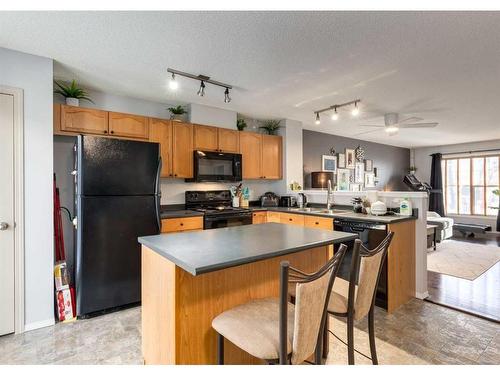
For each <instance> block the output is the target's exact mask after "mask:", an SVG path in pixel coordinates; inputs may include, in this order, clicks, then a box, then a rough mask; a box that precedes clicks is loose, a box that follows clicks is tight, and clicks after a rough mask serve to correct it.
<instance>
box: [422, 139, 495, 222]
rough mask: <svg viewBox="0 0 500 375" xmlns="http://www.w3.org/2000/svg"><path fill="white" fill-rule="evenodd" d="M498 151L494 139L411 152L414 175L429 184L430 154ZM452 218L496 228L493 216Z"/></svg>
mask: <svg viewBox="0 0 500 375" xmlns="http://www.w3.org/2000/svg"><path fill="white" fill-rule="evenodd" d="M491 149H497V150H500V139H494V140H491V141H485V142H471V143H460V144H455V145H444V146H434V147H422V148H416V149H413V150H412V156H413V158H414V165H415V166H416V167H417V171H416V173H415V175H416V176H417V178H418V179H419V180H421V181H425V182H429V181H430V178H431V156H430V155H431V154H434V153H436V152H440V153H442V154H446V153H460V152H469V151H482V150H491ZM449 216H450V217H452V218H454V219H455V221H456V222H460V223H468V224H470V223H472V224H484V225H491V227H492V229H493V230H495V227H496V217H494V216H488V217H485V216H471V215H449Z"/></svg>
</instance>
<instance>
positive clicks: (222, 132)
mask: <svg viewBox="0 0 500 375" xmlns="http://www.w3.org/2000/svg"><path fill="white" fill-rule="evenodd" d="M219 150H220V151H222V152H232V153H235V154H237V153H239V152H240V135H239V131H238V130H231V129H224V128H219Z"/></svg>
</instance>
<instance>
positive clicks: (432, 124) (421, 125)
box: [399, 122, 438, 129]
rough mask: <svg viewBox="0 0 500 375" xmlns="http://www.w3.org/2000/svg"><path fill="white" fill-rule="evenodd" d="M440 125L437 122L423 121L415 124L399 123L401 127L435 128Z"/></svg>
mask: <svg viewBox="0 0 500 375" xmlns="http://www.w3.org/2000/svg"><path fill="white" fill-rule="evenodd" d="M436 126H438V123H437V122H421V123H415V124H413V123H412V124H399V127H400V128H407V129H408V128H414V129H417V128H435V127H436Z"/></svg>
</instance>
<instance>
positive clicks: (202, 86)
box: [197, 81, 205, 96]
mask: <svg viewBox="0 0 500 375" xmlns="http://www.w3.org/2000/svg"><path fill="white" fill-rule="evenodd" d="M197 94H198V96H205V82H204V81H201V83H200V89H199V90H198V92H197Z"/></svg>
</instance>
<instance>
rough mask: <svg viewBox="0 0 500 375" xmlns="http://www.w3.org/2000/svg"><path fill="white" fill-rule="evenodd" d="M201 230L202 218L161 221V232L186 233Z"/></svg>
mask: <svg viewBox="0 0 500 375" xmlns="http://www.w3.org/2000/svg"><path fill="white" fill-rule="evenodd" d="M201 229H203V216H194V217H183V218H172V219H162V221H161V232H162V233H172V232H187V231H192V230H201Z"/></svg>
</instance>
